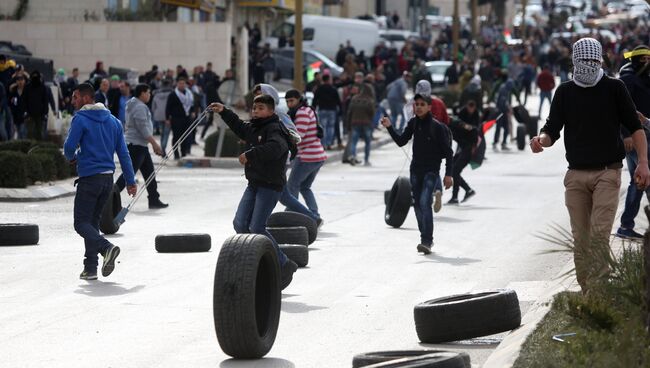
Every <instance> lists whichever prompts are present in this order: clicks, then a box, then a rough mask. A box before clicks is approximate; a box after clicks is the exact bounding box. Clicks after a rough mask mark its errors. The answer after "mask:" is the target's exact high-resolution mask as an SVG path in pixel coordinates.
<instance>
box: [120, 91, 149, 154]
mask: <svg viewBox="0 0 650 368" xmlns="http://www.w3.org/2000/svg"><path fill="white" fill-rule="evenodd" d="M125 116H126V127H125V131H124V138H125V139H126V143H130V144H135V145H137V146H144V147H146V146H147V144H149V141H147V138H149V137H151V136H152V135H153V122H152V121H151V112H150V111H149V107H147V105H145V104H144V102H142V101H140V100H139V99H138V98H136V97H132V98H131V99H130V100H129V101H127V103H126V114H125Z"/></svg>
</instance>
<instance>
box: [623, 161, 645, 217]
mask: <svg viewBox="0 0 650 368" xmlns="http://www.w3.org/2000/svg"><path fill="white" fill-rule="evenodd" d="M625 159H626V160H627V169H628V170H629V171H630V184H629V185H628V186H627V195H626V196H625V209H624V210H623V214H622V215H621V227H622V228H624V229H634V218H635V217H636V215H637V214H638V213H639V208H641V199H642V198H643V190H640V189H639V188H637V187H636V184H635V183H634V171H635V170H636V166H637V163H638V162H639V159H638V156H637V154H636V151H631V152H628V153H627V155H626V156H625Z"/></svg>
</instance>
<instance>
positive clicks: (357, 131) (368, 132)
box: [350, 125, 372, 162]
mask: <svg viewBox="0 0 650 368" xmlns="http://www.w3.org/2000/svg"><path fill="white" fill-rule="evenodd" d="M359 136H363V141H364V142H365V143H366V146H365V147H364V159H365V161H366V162H368V159H369V158H370V146H371V145H372V127H371V126H365V125H363V126H352V149H351V150H350V154H351V155H352V156H354V157H356V156H357V143H359Z"/></svg>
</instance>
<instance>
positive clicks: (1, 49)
mask: <svg viewBox="0 0 650 368" xmlns="http://www.w3.org/2000/svg"><path fill="white" fill-rule="evenodd" d="M0 54H17V55H25V56H32V53H31V52H30V51H29V50H27V48H26V47H25V46H24V45H21V44H17V43H13V42H11V41H0Z"/></svg>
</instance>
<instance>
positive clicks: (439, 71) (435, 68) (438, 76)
mask: <svg viewBox="0 0 650 368" xmlns="http://www.w3.org/2000/svg"><path fill="white" fill-rule="evenodd" d="M424 66H425V67H426V68H427V70H428V71H429V73H430V74H431V80H432V81H433V87H439V86H444V84H445V72H446V71H447V68H449V67H450V66H451V61H445V60H439V61H427V62H426V63H424Z"/></svg>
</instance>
